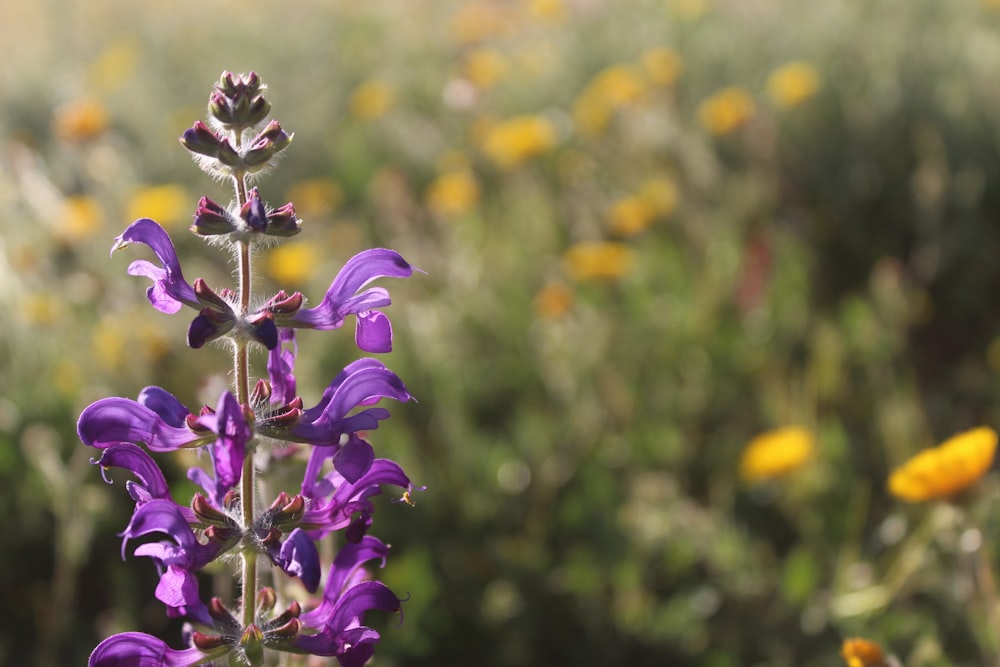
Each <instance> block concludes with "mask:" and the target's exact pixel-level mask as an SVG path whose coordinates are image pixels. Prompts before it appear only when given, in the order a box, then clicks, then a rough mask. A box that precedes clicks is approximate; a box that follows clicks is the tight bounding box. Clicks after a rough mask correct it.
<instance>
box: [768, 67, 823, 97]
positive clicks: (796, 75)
mask: <svg viewBox="0 0 1000 667" xmlns="http://www.w3.org/2000/svg"><path fill="white" fill-rule="evenodd" d="M817 90H819V72H818V71H816V68H815V67H813V66H812V65H810V64H809V63H807V62H802V61H796V62H790V63H787V64H785V65H782V66H781V67H779V68H778V69H776V70H774V72H772V73H771V76H769V77H768V79H767V94H768V95H769V96H770V98H771V100H772V101H773V102H774V103H775V104H776V105H778V106H779V107H781V108H784V109H790V108H792V107H797V106H799V105H800V104H802V103H803V102H805V101H806V100H808V99H809V98H810V97H812V96H813V95H815V94H816V91H817Z"/></svg>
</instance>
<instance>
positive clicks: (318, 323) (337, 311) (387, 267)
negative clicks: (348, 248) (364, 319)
mask: <svg viewBox="0 0 1000 667" xmlns="http://www.w3.org/2000/svg"><path fill="white" fill-rule="evenodd" d="M413 271H414V267H412V266H410V264H409V263H408V262H407V261H406V260H404V259H403V258H402V256H400V254H399V253H397V252H396V251H394V250H386V249H384V248H373V249H371V250H365V251H364V252H360V253H358V254H357V255H355V256H354V257H352V258H351V259H349V260H348V261H347V263H346V264H344V267H343V268H342V269H341V270H340V272H339V273H338V274H337V277H336V278H334V280H333V282H332V283H331V284H330V288H329V289H328V290H327V291H326V295H325V296H324V297H323V301H322V302H321V303H320V304H319V305H318V306H316V307H315V308H307V309H305V310H300V311H299V312H298V313H297V314H296V315H294V316H293V317H292V318H291V322H292V326H304V327H307V328H311V329H320V330H326V329H336V328H337V327H339V326H341V325H342V324H343V323H344V318H345V317H346V316H347V315H351V314H356V313H359V312H363V311H366V310H371V309H372V308H375V307H380V306H386V305H388V304H389V295H388V292H386V291H385V290H384V289H382V288H377V289H376V290H372V291H370V292H371V293H370V294H369V293H365V294H363V295H358V296H357V297H355V296H354V295H355V293H356V292H357V291H358V290H360V289H361V288H362V287H364V286H365V285H367V284H368V283H370V282H372V281H373V280H375V279H377V278H383V277H390V278H406V277H409V276H410V275H412V274H413Z"/></svg>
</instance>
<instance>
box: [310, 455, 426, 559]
mask: <svg viewBox="0 0 1000 667" xmlns="http://www.w3.org/2000/svg"><path fill="white" fill-rule="evenodd" d="M333 456H334V454H333V453H328V452H327V450H325V449H320V448H316V449H314V450H313V454H312V456H311V457H310V459H309V463H308V465H307V466H306V475H305V479H304V480H303V482H302V495H303V496H305V497H306V498H308V499H310V500H312V503H311V504H310V505H309V507H308V509H306V511H305V514H303V516H302V521H301V523H300V525H301V526H302V528H304V529H307V530H309V531H310V533H311V535H312V537H313V539H320V538H322V537H324V536H326V535H327V534H329V533H330V532H332V531H335V530H340V529H342V528H346V529H347V530H346V532H345V535H344V536H345V537H346V538H347V540H348V541H349V542H358V541H359V540H361V539H362V537H363V536H364V534H365V533H366V532H367V531H368V528H369V527H370V526H371V523H372V515H373V514H374V513H375V505H374V504H373V503H372V501H371V500H369V498H371V497H372V496H376V495H378V494H380V493H382V485H383V484H392V485H393V486H398V487H400V488H402V489H406V490H407V492H409V491H410V490H411V488H412V485H411V483H410V478H409V477H407V476H406V473H404V472H403V469H402V468H401V467H400V465H399V464H398V463H396V462H395V461H391V460H389V459H375V460H374V461H372V463H371V465H370V466H369V467H368V470H367V471H365V473H364V474H363V475H362V476H361V477H360V478H358V479H357V480H355V481H353V482H351V481H349V480H347V479H346V478H345V477H344V476H343V475H341V474H340V473H339V472H338V471H337V470H336V469H334V470H332V471H330V472H328V473H327V474H326V475H324V476H323V477H318V475H319V473H320V472H321V470H322V468H323V464H324V462H325V460H326V459H328V458H331V457H333ZM355 514H357V516H356V517H355Z"/></svg>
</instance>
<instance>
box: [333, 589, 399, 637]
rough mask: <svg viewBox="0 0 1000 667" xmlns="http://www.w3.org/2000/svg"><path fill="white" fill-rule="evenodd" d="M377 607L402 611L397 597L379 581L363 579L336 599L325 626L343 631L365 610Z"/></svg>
mask: <svg viewBox="0 0 1000 667" xmlns="http://www.w3.org/2000/svg"><path fill="white" fill-rule="evenodd" d="M371 609H379V610H381V611H390V612H396V611H399V612H401V611H402V607H401V606H400V604H399V598H397V597H396V594H395V593H393V592H392V591H391V590H389V587H388V586H386V585H385V584H383V583H382V582H380V581H363V582H361V583H360V584H357V585H355V586H352V587H350V588H348V589H347V590H346V591H344V594H343V595H342V596H341V597H340V599H339V600H337V604H336V605H335V607H334V610H333V614H332V615H331V616H330V619H329V621H328V622H327V627H329V628H331V629H333V630H340V631H343V630H344V629H346V628H347V627H348V625H352V624H353V623H354V622H356V621H359V620H360V619H362V618H363V617H364V614H365V612H366V611H369V610H371Z"/></svg>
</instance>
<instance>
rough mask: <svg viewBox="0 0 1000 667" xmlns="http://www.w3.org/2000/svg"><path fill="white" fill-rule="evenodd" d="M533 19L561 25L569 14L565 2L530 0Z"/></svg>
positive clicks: (529, 9) (560, 0) (529, 5)
mask: <svg viewBox="0 0 1000 667" xmlns="http://www.w3.org/2000/svg"><path fill="white" fill-rule="evenodd" d="M528 11H529V13H530V14H531V17H532V18H534V19H538V20H541V21H546V22H548V23H561V22H562V21H564V20H566V17H567V16H568V14H569V12H568V10H567V8H566V2H565V0H528Z"/></svg>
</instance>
